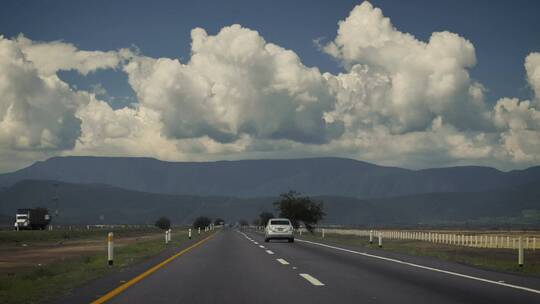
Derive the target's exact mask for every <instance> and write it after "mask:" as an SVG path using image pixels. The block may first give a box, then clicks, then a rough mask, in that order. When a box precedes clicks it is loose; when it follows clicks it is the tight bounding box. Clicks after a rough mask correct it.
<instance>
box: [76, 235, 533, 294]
mask: <svg viewBox="0 0 540 304" xmlns="http://www.w3.org/2000/svg"><path fill="white" fill-rule="evenodd" d="M114 287H115V286H111V289H113V288H114ZM76 301H81V302H82V301H83V300H82V299H79V300H76ZM76 301H75V300H73V299H71V302H72V303H73V302H76ZM104 302H106V303H190V304H198V303H235V304H237V303H269V304H277V303H279V304H282V303H298V304H301V303H490V304H493V303H540V279H538V278H528V277H522V276H516V275H511V274H504V273H498V272H492V271H486V270H479V269H476V268H473V267H468V266H464V265H460V264H455V263H449V262H440V261H437V260H434V259H428V258H419V257H409V256H401V255H398V254H392V253H388V252H383V251H381V250H371V251H366V250H365V249H363V248H346V247H342V246H333V245H331V246H328V245H325V244H315V243H310V242H306V241H302V240H300V239H297V241H296V242H295V243H287V242H270V243H264V240H263V237H262V236H261V235H259V234H257V233H253V232H242V231H237V230H233V229H229V230H222V231H219V232H217V233H215V234H214V235H213V236H212V237H211V238H210V239H208V240H207V241H205V242H204V243H202V244H200V245H198V246H197V247H196V248H193V249H191V250H189V251H186V252H185V253H184V254H182V255H181V256H178V257H177V258H175V259H174V260H172V261H170V262H169V263H167V264H166V265H165V266H163V267H161V268H159V269H158V270H156V271H155V272H154V273H152V274H149V275H148V276H146V277H144V278H143V279H141V280H140V281H138V282H136V283H135V284H133V285H131V286H130V287H128V288H126V289H125V290H122V291H121V292H119V293H118V294H116V295H114V296H112V297H111V298H110V299H107V300H106V301H104Z"/></svg>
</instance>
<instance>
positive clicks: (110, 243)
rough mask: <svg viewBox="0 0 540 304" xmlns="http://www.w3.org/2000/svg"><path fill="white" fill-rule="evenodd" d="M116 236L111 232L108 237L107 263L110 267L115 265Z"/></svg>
mask: <svg viewBox="0 0 540 304" xmlns="http://www.w3.org/2000/svg"><path fill="white" fill-rule="evenodd" d="M113 236H114V234H113V233H112V232H109V234H108V235H107V261H108V264H109V266H112V265H113V259H114V240H113Z"/></svg>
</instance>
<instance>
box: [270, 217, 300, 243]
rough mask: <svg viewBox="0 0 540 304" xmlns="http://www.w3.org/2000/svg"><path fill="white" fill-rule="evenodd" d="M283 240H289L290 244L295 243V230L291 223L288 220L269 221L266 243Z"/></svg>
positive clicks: (275, 219) (276, 219)
mask: <svg viewBox="0 0 540 304" xmlns="http://www.w3.org/2000/svg"><path fill="white" fill-rule="evenodd" d="M274 239H281V240H288V241H289V243H292V242H294V228H293V226H292V224H291V221H289V219H286V218H272V219H269V220H268V224H267V225H266V229H265V232H264V241H265V242H269V241H270V240H274Z"/></svg>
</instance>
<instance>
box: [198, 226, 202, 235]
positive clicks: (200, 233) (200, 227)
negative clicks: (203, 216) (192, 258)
mask: <svg viewBox="0 0 540 304" xmlns="http://www.w3.org/2000/svg"><path fill="white" fill-rule="evenodd" d="M198 228H199V230H198V232H199V234H201V227H200V226H199V227H198Z"/></svg>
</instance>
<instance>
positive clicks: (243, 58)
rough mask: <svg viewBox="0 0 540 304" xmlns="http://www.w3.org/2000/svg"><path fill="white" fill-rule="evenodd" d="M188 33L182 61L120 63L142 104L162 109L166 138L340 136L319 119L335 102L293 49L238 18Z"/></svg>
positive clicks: (336, 126)
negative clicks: (212, 30) (187, 54)
mask: <svg viewBox="0 0 540 304" xmlns="http://www.w3.org/2000/svg"><path fill="white" fill-rule="evenodd" d="M191 36H192V56H191V60H190V61H189V62H188V63H187V64H182V63H181V62H179V61H178V60H177V59H169V58H160V59H150V58H139V59H135V60H133V61H131V62H130V63H129V64H128V65H127V66H126V67H125V71H126V72H127V73H128V75H129V82H130V84H131V85H132V87H133V88H134V90H135V92H136V93H137V96H138V98H139V102H140V104H141V106H143V107H148V108H151V109H154V110H157V111H159V112H160V113H161V115H162V119H163V123H164V133H165V134H166V135H167V136H168V137H170V138H177V139H182V138H194V137H201V136H208V137H210V138H212V139H213V140H215V141H217V142H222V143H228V142H232V141H235V140H237V139H239V138H240V137H241V136H242V135H244V134H247V135H250V136H253V137H255V138H265V139H290V140H294V141H299V142H308V143H311V142H313V143H323V142H328V141H329V140H330V139H332V138H335V137H337V136H339V135H341V133H342V131H343V130H342V129H343V128H342V124H341V122H336V121H334V122H329V121H326V120H325V119H324V114H325V113H326V112H329V111H332V110H333V109H334V104H335V103H334V97H333V96H332V95H331V92H330V90H329V88H328V86H327V85H326V80H325V78H324V77H322V75H321V73H320V72H319V70H318V69H316V68H307V67H305V66H304V65H303V64H302V63H301V62H300V59H299V58H298V56H297V55H296V54H295V53H294V52H292V51H290V50H285V49H283V48H281V47H279V46H277V45H275V44H271V43H266V42H265V41H264V39H263V38H262V37H261V36H260V35H259V34H258V33H257V32H255V31H252V30H249V29H246V28H242V27H241V26H239V25H233V26H230V27H225V28H223V29H222V30H221V31H220V32H219V33H218V34H217V35H215V36H209V35H208V34H207V33H206V32H205V31H204V30H203V29H200V28H196V29H194V30H193V31H192V33H191Z"/></svg>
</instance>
